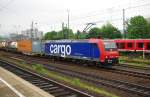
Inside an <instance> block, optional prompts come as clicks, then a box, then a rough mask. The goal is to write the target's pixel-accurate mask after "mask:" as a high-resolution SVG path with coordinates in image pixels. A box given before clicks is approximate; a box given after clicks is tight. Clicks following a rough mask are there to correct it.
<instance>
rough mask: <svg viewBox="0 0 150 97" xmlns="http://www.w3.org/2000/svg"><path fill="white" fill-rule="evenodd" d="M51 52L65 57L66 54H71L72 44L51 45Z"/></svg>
mask: <svg viewBox="0 0 150 97" xmlns="http://www.w3.org/2000/svg"><path fill="white" fill-rule="evenodd" d="M50 53H51V54H60V55H61V57H65V56H66V55H70V54H71V46H70V45H57V44H55V45H53V44H51V45H50Z"/></svg>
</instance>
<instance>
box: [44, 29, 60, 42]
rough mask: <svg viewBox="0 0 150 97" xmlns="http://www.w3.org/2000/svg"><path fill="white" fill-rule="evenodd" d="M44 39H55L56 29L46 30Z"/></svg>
mask: <svg viewBox="0 0 150 97" xmlns="http://www.w3.org/2000/svg"><path fill="white" fill-rule="evenodd" d="M44 39H45V40H55V39H57V32H56V31H51V32H47V33H46V34H45V35H44Z"/></svg>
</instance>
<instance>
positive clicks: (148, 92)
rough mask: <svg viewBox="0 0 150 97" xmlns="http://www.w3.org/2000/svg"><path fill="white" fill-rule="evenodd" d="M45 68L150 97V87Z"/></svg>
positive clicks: (66, 70)
mask: <svg viewBox="0 0 150 97" xmlns="http://www.w3.org/2000/svg"><path fill="white" fill-rule="evenodd" d="M21 59H22V58H21ZM23 60H24V59H23ZM30 60H31V59H30ZM26 61H28V60H26ZM31 62H33V63H34V64H35V63H36V64H37V63H38V62H39V60H38V59H37V60H36V59H34V58H33V59H32V61H28V63H29V64H31ZM33 63H32V64H33ZM44 66H45V68H46V69H49V70H51V71H55V72H59V73H61V74H65V75H68V76H72V77H77V78H80V79H83V80H85V81H89V82H92V83H94V84H96V85H97V86H100V87H101V86H102V85H105V86H108V87H113V88H117V89H119V90H123V91H126V92H131V93H134V94H138V95H140V96H142V97H150V87H145V86H142V85H137V84H133V83H128V82H125V81H119V80H112V79H111V80H110V79H107V78H103V77H100V76H97V75H93V74H92V75H91V74H90V73H89V74H85V73H81V72H79V71H73V70H68V69H64V68H59V67H56V66H51V67H50V66H49V65H46V64H45V65H44ZM113 71H115V70H113ZM118 72H122V71H117V72H116V73H118ZM122 74H128V73H127V72H126V73H125V72H124V73H122ZM128 75H132V76H133V75H135V73H133V72H132V73H131V74H128ZM136 76H138V74H136ZM141 76H143V75H140V76H138V77H141Z"/></svg>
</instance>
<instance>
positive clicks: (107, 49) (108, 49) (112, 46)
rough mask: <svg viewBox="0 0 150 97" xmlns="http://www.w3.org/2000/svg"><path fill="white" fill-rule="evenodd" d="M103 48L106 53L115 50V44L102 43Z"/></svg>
mask: <svg viewBox="0 0 150 97" xmlns="http://www.w3.org/2000/svg"><path fill="white" fill-rule="evenodd" d="M104 47H105V50H106V51H110V50H113V51H115V50H117V46H116V43H115V42H104Z"/></svg>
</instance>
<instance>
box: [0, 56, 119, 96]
mask: <svg viewBox="0 0 150 97" xmlns="http://www.w3.org/2000/svg"><path fill="white" fill-rule="evenodd" d="M2 59H4V60H7V61H10V62H13V63H15V64H17V65H19V66H22V67H25V68H27V69H30V70H34V71H35V72H38V73H40V74H44V75H47V76H49V77H51V78H53V79H56V80H60V81H64V82H65V83H68V84H70V85H72V86H75V87H80V88H83V89H85V90H89V91H92V92H95V93H98V94H101V95H104V96H107V97H118V96H117V95H115V94H113V93H110V92H107V91H106V90H104V89H102V88H99V87H96V86H94V85H92V84H90V83H86V82H84V81H82V80H80V79H78V78H72V77H68V76H65V75H62V74H60V73H56V72H53V71H49V70H47V69H45V68H44V67H43V66H42V65H40V64H33V65H31V64H26V63H25V62H17V61H14V60H11V59H8V58H7V59H5V58H2Z"/></svg>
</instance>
